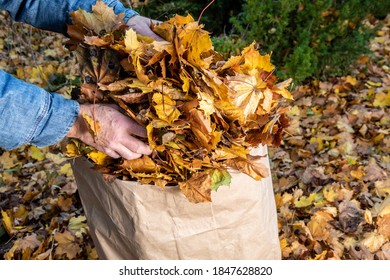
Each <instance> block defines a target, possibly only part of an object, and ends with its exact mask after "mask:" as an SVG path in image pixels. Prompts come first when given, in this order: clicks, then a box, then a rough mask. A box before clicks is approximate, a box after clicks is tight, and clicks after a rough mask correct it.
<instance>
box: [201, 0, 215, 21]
mask: <svg viewBox="0 0 390 280" xmlns="http://www.w3.org/2000/svg"><path fill="white" fill-rule="evenodd" d="M214 1H215V0H212V1H211V2H210V3H208V4H207V6H206V7H204V8H203V10H202V12H201V13H200V15H199V18H198V23H199V22H200V19H201V18H202V15H203V13H204V11H205V10H206V9H207V8H208V7H210V5H211V4H213V3H214Z"/></svg>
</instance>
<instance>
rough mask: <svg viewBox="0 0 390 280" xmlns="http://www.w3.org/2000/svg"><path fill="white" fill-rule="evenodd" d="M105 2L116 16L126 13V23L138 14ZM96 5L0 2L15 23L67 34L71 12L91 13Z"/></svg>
mask: <svg viewBox="0 0 390 280" xmlns="http://www.w3.org/2000/svg"><path fill="white" fill-rule="evenodd" d="M103 1H104V2H106V3H107V4H108V6H110V7H113V8H114V11H115V13H116V14H119V13H122V12H124V13H125V22H127V21H128V20H129V19H130V18H131V17H132V16H134V15H135V14H137V13H136V12H135V11H133V10H131V9H126V8H125V7H124V6H123V5H122V3H121V2H119V1H117V0H103ZM95 3H96V0H12V1H10V0H0V9H3V10H7V11H9V13H10V15H11V16H12V18H13V19H14V20H15V21H20V22H25V23H28V24H31V25H32V26H34V27H37V28H40V29H44V30H49V31H55V32H59V33H63V34H66V24H70V15H69V12H71V11H75V10H77V9H79V8H81V9H83V10H86V11H89V12H90V11H91V10H92V5H94V4H95Z"/></svg>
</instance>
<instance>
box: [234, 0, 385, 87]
mask: <svg viewBox="0 0 390 280" xmlns="http://www.w3.org/2000/svg"><path fill="white" fill-rule="evenodd" d="M389 2H390V1H385V0H383V1H371V0H344V1H341V0H337V1H335V0H318V1H312V0H279V1H275V0H247V1H246V2H245V4H244V6H243V10H242V12H241V13H240V14H239V15H238V16H236V17H232V19H231V22H232V23H233V27H234V28H235V29H236V32H237V34H242V38H241V41H244V42H245V44H249V43H251V42H252V41H256V42H258V43H259V45H260V51H261V52H265V53H270V52H272V53H273V54H272V61H273V63H274V64H275V65H276V66H277V68H278V69H279V72H281V73H278V75H285V76H289V77H293V78H294V82H295V83H299V82H301V81H303V80H305V79H307V78H309V77H313V78H323V77H324V76H334V75H344V74H347V73H348V72H350V71H351V63H352V62H354V60H355V59H356V58H357V57H358V56H359V55H362V54H365V53H369V48H368V42H369V39H370V38H372V37H373V35H374V34H375V31H374V30H372V29H370V28H369V27H368V26H367V25H366V24H365V23H364V19H366V18H367V17H368V16H369V13H372V14H374V15H376V16H383V15H385V14H387V13H388V10H387V11H384V9H388V6H389V4H388V3H389ZM381 5H382V6H381Z"/></svg>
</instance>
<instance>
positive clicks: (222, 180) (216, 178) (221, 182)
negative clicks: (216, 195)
mask: <svg viewBox="0 0 390 280" xmlns="http://www.w3.org/2000/svg"><path fill="white" fill-rule="evenodd" d="M231 181H232V176H231V175H230V173H229V172H227V171H226V170H221V169H214V171H213V174H212V175H211V190H213V191H216V190H218V188H219V187H220V186H229V185H230V183H231Z"/></svg>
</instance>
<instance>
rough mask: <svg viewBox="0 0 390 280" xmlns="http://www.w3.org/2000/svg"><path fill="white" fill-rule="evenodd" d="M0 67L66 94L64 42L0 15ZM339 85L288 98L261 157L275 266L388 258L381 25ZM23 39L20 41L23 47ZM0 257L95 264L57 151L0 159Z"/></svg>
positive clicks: (384, 35)
mask: <svg viewBox="0 0 390 280" xmlns="http://www.w3.org/2000/svg"><path fill="white" fill-rule="evenodd" d="M0 20H1V22H2V23H3V22H4V23H5V24H2V25H1V27H0V68H1V69H3V70H5V71H7V72H9V73H12V74H14V75H15V76H17V77H18V78H20V79H23V80H26V81H28V82H31V83H34V84H37V85H39V86H41V87H45V88H46V89H48V90H51V91H58V92H62V93H64V94H68V92H69V90H70V87H71V85H72V84H74V83H76V82H77V77H76V74H75V73H76V72H77V69H75V67H74V65H75V63H74V58H73V56H72V55H71V53H70V52H69V51H68V50H66V49H65V48H64V42H65V39H64V38H63V37H62V36H60V35H56V34H52V33H48V32H42V31H39V30H37V29H34V28H31V27H29V26H26V25H22V24H15V23H13V22H11V21H10V20H9V18H8V17H7V16H6V15H5V14H1V15H0ZM375 24H381V27H380V29H379V31H378V33H377V37H376V38H375V39H374V40H373V41H372V43H371V49H372V50H373V51H374V53H373V55H372V56H370V57H368V56H367V57H362V58H361V59H360V60H359V61H358V62H357V66H356V72H355V73H354V74H353V75H351V76H347V77H339V78H332V79H329V80H327V81H313V82H311V83H310V84H307V85H303V86H300V87H298V88H296V89H295V90H294V92H293V93H294V98H295V100H294V101H293V102H292V103H291V104H290V105H291V111H290V112H289V116H290V118H291V126H290V128H289V129H288V133H287V134H286V135H285V137H284V141H283V142H282V145H281V147H279V148H271V149H270V157H271V164H272V174H273V180H274V187H275V199H276V203H277V209H278V217H279V235H280V241H281V249H282V253H283V259H390V242H389V238H390V198H389V193H390V178H389V176H388V175H389V171H390V137H389V133H390V130H389V127H390V114H389V113H390V112H389V111H390V108H389V107H390V65H389V62H388V61H389V55H390V31H389V29H390V18H387V20H385V21H383V22H376V23H375ZM25 38H26V39H25ZM0 209H1V220H2V223H0V224H1V226H0V259H1V258H4V259H96V258H97V255H96V251H95V249H94V245H93V243H92V241H91V239H90V236H89V233H88V227H87V225H86V219H85V216H84V214H83V209H82V206H81V203H80V200H79V197H78V194H77V187H76V185H75V183H74V179H73V176H72V171H71V168H70V165H69V162H68V161H67V160H66V158H65V157H64V156H62V154H61V152H60V150H59V148H58V147H57V146H53V147H50V148H45V149H37V148H34V147H30V146H25V147H22V148H20V149H17V150H13V151H9V152H7V151H0Z"/></svg>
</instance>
